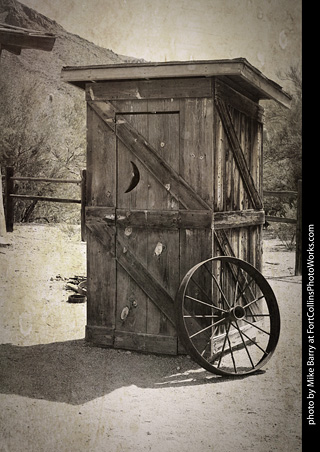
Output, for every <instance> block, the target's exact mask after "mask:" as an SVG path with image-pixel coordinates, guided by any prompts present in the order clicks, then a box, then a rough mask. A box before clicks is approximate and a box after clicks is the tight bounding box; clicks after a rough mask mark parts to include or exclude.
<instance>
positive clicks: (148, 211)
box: [87, 99, 213, 354]
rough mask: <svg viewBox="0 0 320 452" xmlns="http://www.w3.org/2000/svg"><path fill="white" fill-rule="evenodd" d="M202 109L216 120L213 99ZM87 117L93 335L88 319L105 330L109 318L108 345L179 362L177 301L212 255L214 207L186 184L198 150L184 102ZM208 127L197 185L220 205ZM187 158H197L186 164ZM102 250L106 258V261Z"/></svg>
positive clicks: (102, 107)
mask: <svg viewBox="0 0 320 452" xmlns="http://www.w3.org/2000/svg"><path fill="white" fill-rule="evenodd" d="M193 104H194V102H192V106H193V107H194V105H193ZM199 105H200V107H201V108H200V107H199V106H198V110H199V109H200V110H203V109H205V110H208V111H209V112H210V115H212V104H211V100H210V101H209V102H204V100H203V99H202V100H200V101H199ZM190 110H191V105H190ZM183 112H185V108H184V109H183ZM204 116H205V117H206V115H204ZM200 117H202V116H201V115H200ZM88 118H89V122H90V123H91V124H90V130H91V131H92V130H94V131H95V132H94V134H93V136H92V137H91V138H90V139H91V144H90V146H89V147H90V149H91V151H90V152H91V153H93V154H94V158H92V159H91V158H90V155H88V160H89V161H88V167H89V169H90V171H89V178H91V179H90V180H88V184H89V186H90V187H91V191H95V193H96V194H95V195H93V196H92V200H91V202H89V206H88V208H87V226H88V229H89V231H90V232H89V237H88V242H89V246H88V252H89V256H88V266H89V268H88V286H89V287H88V290H89V292H90V293H91V294H93V293H94V297H95V299H97V298H100V302H98V303H97V302H95V303H94V304H93V305H94V306H88V325H89V326H88V327H87V329H88V331H89V334H90V317H91V318H92V319H94V323H96V322H100V323H98V324H99V325H100V326H101V320H99V317H100V318H101V316H103V317H104V319H103V321H102V325H103V324H105V325H106V327H107V328H108V331H109V335H108V339H107V342H108V341H109V342H110V343H109V344H106V345H113V346H114V347H121V348H127V349H137V350H148V351H154V352H161V353H174V354H176V353H177V347H178V339H177V332H176V330H175V326H174V325H175V321H174V306H173V303H174V301H173V300H174V297H175V294H176V292H177V289H178V287H179V283H180V281H181V277H182V276H183V275H184V274H185V273H186V271H187V270H188V269H189V268H190V267H191V266H192V265H194V264H195V263H197V262H199V260H201V259H206V258H209V257H210V256H211V255H212V230H211V223H212V211H211V209H210V204H209V203H208V201H207V200H205V199H203V197H202V196H200V195H199V194H198V192H197V191H196V190H195V189H194V188H193V187H192V185H191V184H189V183H187V182H186V178H185V177H182V176H181V172H185V171H187V167H188V164H187V160H188V158H190V159H191V160H195V155H194V154H193V155H192V153H193V152H196V153H197V151H195V148H194V146H193V147H191V148H190V149H192V152H189V151H190V149H189V148H187V146H185V141H186V140H185V139H183V134H181V124H182V123H184V119H185V118H183V120H182V118H181V109H180V102H179V100H171V99H170V100H161V101H159V100H157V101H150V100H149V101H136V102H135V101H132V100H130V102H128V101H113V102H92V103H90V102H89V108H88ZM210 120H211V126H210V127H200V131H198V132H197V137H198V138H197V140H198V144H197V148H199V150H201V152H200V151H199V152H200V154H201V155H202V160H204V161H203V162H202V161H201V159H200V157H201V156H200V157H199V158H197V160H198V161H199V162H200V166H201V165H202V167H203V168H204V171H203V172H202V171H201V170H200V173H199V174H197V175H196V178H197V180H199V181H200V184H201V183H202V184H203V185H205V184H208V181H209V185H210V187H209V189H208V188H204V187H202V190H204V191H206V192H207V193H211V195H207V199H208V197H210V196H211V199H212V160H211V159H212V157H211V155H210V156H209V155H207V154H208V152H206V150H205V148H204V146H205V145H206V146H208V144H209V149H210V152H209V154H210V153H212V142H211V143H201V139H200V138H199V137H200V136H201V135H203V136H202V140H203V141H206V140H207V139H208V138H209V141H210V140H212V133H213V128H212V116H211V118H210ZM189 123H191V122H190V121H189ZM197 125H198V126H199V123H198V124H197ZM193 129H194V130H196V129H195V127H193ZM186 133H187V131H186ZM181 137H182V138H181ZM188 137H189V142H190V145H191V146H192V142H193V140H194V137H192V134H191V133H190V132H189V135H188ZM199 139H200V142H199ZM182 148H183V149H182ZM186 152H187V155H188V156H189V157H183V155H184V154H185V153H186ZM89 154H90V153H89ZM97 154H99V155H100V159H99V157H97ZM200 154H199V155H200ZM190 155H191V157H190ZM206 155H207V156H206ZM99 160H100V163H99ZM208 163H209V164H208ZM189 165H190V164H189ZM105 166H106V167H107V171H106V168H105ZM93 167H94V168H93ZM197 170H199V166H197ZM190 173H192V172H191V171H190ZM193 176H194V175H193V173H192V174H191V175H190V174H189V177H190V178H191V179H192V177H193ZM201 181H202V182H201ZM95 187H96V188H95ZM97 187H99V188H97ZM101 187H102V188H101ZM90 203H91V205H90ZM93 204H95V205H93ZM98 242H100V243H98ZM101 244H103V248H104V250H101V251H99V252H98V249H100V247H101ZM94 254H95V255H94ZM97 255H98V256H99V257H98V262H99V264H98V265H99V266H100V268H99V271H98V272H97V273H99V275H100V279H101V265H102V266H105V268H106V271H108V274H106V278H109V281H107V280H105V281H104V282H103V283H101V280H98V278H97V277H96V276H95V274H96V272H95V270H94V267H95V265H97ZM107 261H108V263H107ZM90 285H91V287H90ZM98 306H99V307H98ZM98 309H100V311H101V313H100V316H99V312H97V310H98ZM91 311H92V315H91V314H90V313H91ZM97 314H98V315H97ZM97 318H98V320H97ZM94 329H95V333H94V334H96V331H97V329H96V328H94ZM101 331H102V330H101ZM104 332H105V330H104ZM104 340H106V338H105V339H104ZM100 342H101V340H100ZM111 343H112V344H111Z"/></svg>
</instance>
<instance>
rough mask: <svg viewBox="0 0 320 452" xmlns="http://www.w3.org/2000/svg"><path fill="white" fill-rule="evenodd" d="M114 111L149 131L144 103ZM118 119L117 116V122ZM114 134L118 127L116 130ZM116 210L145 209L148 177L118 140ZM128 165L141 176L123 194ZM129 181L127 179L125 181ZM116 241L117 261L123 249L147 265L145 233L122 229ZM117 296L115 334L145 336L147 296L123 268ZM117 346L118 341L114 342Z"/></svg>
mask: <svg viewBox="0 0 320 452" xmlns="http://www.w3.org/2000/svg"><path fill="white" fill-rule="evenodd" d="M112 105H113V106H114V107H115V110H116V111H119V112H121V111H131V112H132V113H134V114H132V115H126V119H127V121H129V122H130V123H132V124H133V125H134V126H135V127H136V128H137V129H138V131H139V133H141V134H146V133H147V131H148V123H147V117H146V116H145V115H144V116H142V115H141V114H140V112H145V111H146V109H147V101H141V102H130V101H121V102H114V103H113V104H112ZM117 118H118V116H116V119H117ZM115 127H116V128H115V134H116V129H117V127H118V126H117V125H116V126H115ZM116 146H117V208H120V207H123V208H125V209H127V211H128V212H130V211H131V210H132V209H137V208H146V204H145V201H147V202H148V197H149V190H148V183H149V182H148V180H149V174H148V172H147V171H146V170H145V169H144V168H143V167H142V165H141V164H140V162H139V161H138V159H137V158H136V157H135V156H134V155H132V154H130V153H129V152H128V149H127V148H126V146H125V144H124V143H122V141H120V140H119V139H117V144H116ZM131 161H132V162H134V163H135V164H136V165H137V167H138V169H139V172H140V181H139V183H138V185H137V186H136V188H135V189H134V190H132V191H131V192H128V193H125V191H126V189H127V187H128V185H129V181H130V178H131V171H132V169H131ZM128 178H129V179H128ZM117 235H118V238H119V239H120V240H121V241H122V243H123V245H122V247H121V246H120V245H119V244H117V258H120V257H121V256H122V254H123V247H125V248H128V249H130V250H131V252H132V253H133V254H134V256H135V257H136V258H137V259H138V260H139V262H141V263H142V264H143V265H147V244H148V236H147V234H146V231H143V230H140V229H138V228H136V227H131V226H129V227H127V228H125V229H122V228H121V229H120V228H117ZM117 287H118V290H117V294H116V300H117V301H116V303H117V307H116V330H117V332H124V333H130V332H134V333H137V334H139V333H146V332H147V306H148V303H150V301H149V299H148V296H147V294H146V293H145V292H144V291H143V290H142V289H141V287H140V286H139V285H138V284H137V283H136V282H135V280H134V279H133V277H132V275H130V274H129V273H128V271H127V269H126V268H123V266H121V265H118V266H117ZM125 308H129V309H130V311H129V314H128V316H127V318H126V319H125V320H121V313H122V312H123V309H125ZM116 344H117V341H116Z"/></svg>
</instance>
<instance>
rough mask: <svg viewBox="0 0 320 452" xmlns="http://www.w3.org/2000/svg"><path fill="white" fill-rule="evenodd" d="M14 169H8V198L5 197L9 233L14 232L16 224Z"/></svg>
mask: <svg viewBox="0 0 320 452" xmlns="http://www.w3.org/2000/svg"><path fill="white" fill-rule="evenodd" d="M13 174H14V168H13V166H7V167H6V174H5V176H6V177H5V186H6V197H5V214H6V229H7V232H13V222H14V212H13V198H12V196H11V195H12V194H13V180H12V177H13Z"/></svg>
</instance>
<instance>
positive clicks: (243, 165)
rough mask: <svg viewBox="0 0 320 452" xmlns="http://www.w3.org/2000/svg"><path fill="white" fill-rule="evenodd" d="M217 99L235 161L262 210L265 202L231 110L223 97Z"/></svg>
mask: <svg viewBox="0 0 320 452" xmlns="http://www.w3.org/2000/svg"><path fill="white" fill-rule="evenodd" d="M215 101H216V105H217V109H218V112H219V115H220V118H221V121H222V124H223V127H224V130H225V132H226V135H227V137H228V140H229V142H230V146H231V150H232V152H233V155H234V158H235V161H236V163H237V165H238V168H239V171H240V174H241V177H242V180H243V183H244V185H245V187H246V189H247V192H248V195H249V197H250V199H251V202H252V204H253V207H254V208H255V209H256V210H261V209H262V207H263V203H262V200H261V198H260V195H259V193H258V191H257V189H256V187H255V183H254V180H253V178H252V176H251V173H250V171H249V168H248V165H247V161H246V158H245V156H244V153H243V150H242V147H241V144H240V142H239V139H238V136H237V133H236V131H235V129H234V126H233V123H232V119H231V115H230V113H229V110H228V108H227V106H226V104H225V103H224V101H223V100H222V99H220V98H219V97H218V96H217V97H216V99H215Z"/></svg>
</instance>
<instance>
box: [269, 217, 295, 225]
mask: <svg viewBox="0 0 320 452" xmlns="http://www.w3.org/2000/svg"><path fill="white" fill-rule="evenodd" d="M266 221H267V222H270V223H288V224H297V219H296V218H284V217H275V216H272V215H266Z"/></svg>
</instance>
